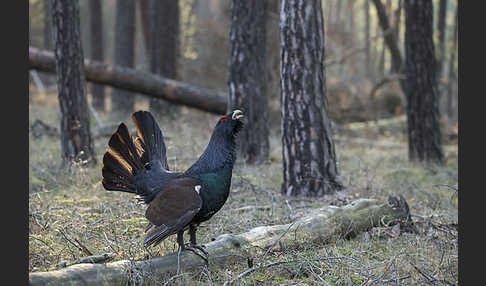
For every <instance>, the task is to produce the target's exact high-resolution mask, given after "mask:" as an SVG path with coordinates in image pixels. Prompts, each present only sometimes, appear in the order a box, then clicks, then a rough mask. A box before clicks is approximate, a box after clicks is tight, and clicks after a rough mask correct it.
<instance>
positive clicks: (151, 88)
mask: <svg viewBox="0 0 486 286" xmlns="http://www.w3.org/2000/svg"><path fill="white" fill-rule="evenodd" d="M29 69H35V70H39V71H43V72H48V73H55V72H56V60H55V57H54V53H52V52H49V51H43V50H39V49H37V48H34V47H29ZM84 74H85V77H86V80H87V81H91V82H94V83H98V84H104V85H109V86H112V87H116V88H119V89H124V90H128V91H132V92H137V93H142V94H145V95H147V96H150V97H155V98H160V99H165V100H167V101H170V102H173V103H177V104H183V105H186V106H190V107H194V108H197V109H200V110H204V111H208V112H211V113H216V114H225V113H226V111H227V110H226V109H227V104H228V102H227V101H228V97H227V96H226V95H225V94H224V93H221V92H215V91H211V90H208V89H204V88H200V87H196V86H193V85H190V84H187V83H184V82H180V81H176V80H172V79H167V78H164V77H161V76H158V75H155V74H152V73H148V72H144V71H141V70H136V69H131V68H124V67H118V66H109V65H107V64H104V63H100V62H96V61H91V60H88V59H85V60H84Z"/></svg>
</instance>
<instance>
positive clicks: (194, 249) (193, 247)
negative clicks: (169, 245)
mask: <svg viewBox="0 0 486 286" xmlns="http://www.w3.org/2000/svg"><path fill="white" fill-rule="evenodd" d="M183 250H190V251H192V252H193V253H194V254H196V255H197V256H199V257H201V258H202V259H203V260H204V262H206V265H208V258H209V253H208V252H207V251H206V249H204V248H203V247H202V246H200V245H196V244H189V243H188V244H186V245H184V249H183ZM197 250H200V251H201V252H202V253H203V254H204V255H201V254H200V253H198V251H197Z"/></svg>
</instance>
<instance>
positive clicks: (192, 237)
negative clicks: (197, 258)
mask: <svg viewBox="0 0 486 286" xmlns="http://www.w3.org/2000/svg"><path fill="white" fill-rule="evenodd" d="M196 229H197V226H196V225H195V224H190V225H189V235H190V239H189V242H190V243H191V246H192V247H194V248H197V249H199V250H201V251H202V252H203V253H204V254H205V255H206V256H209V253H208V252H207V251H206V249H204V247H202V246H199V245H197V243H196Z"/></svg>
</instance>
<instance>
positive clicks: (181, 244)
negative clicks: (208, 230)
mask: <svg viewBox="0 0 486 286" xmlns="http://www.w3.org/2000/svg"><path fill="white" fill-rule="evenodd" d="M183 235H184V230H181V231H179V232H178V233H177V244H179V249H180V251H184V250H189V251H192V252H193V253H194V254H196V255H197V256H199V257H201V258H202V259H203V260H204V261H205V262H206V265H207V264H208V258H207V251H203V253H204V254H206V257H204V256H202V255H201V254H199V253H198V252H197V250H196V249H199V250H201V249H200V248H199V247H197V246H193V245H192V244H189V245H188V246H186V245H184V238H183ZM191 237H192V236H191Z"/></svg>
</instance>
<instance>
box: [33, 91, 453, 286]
mask: <svg viewBox="0 0 486 286" xmlns="http://www.w3.org/2000/svg"><path fill="white" fill-rule="evenodd" d="M140 107H141V108H143V107H144V106H143V104H142V105H141V106H140ZM100 117H101V119H102V120H103V122H104V123H105V124H109V123H112V124H114V123H116V122H110V119H109V117H108V115H107V114H100ZM35 119H41V120H42V121H44V122H45V123H47V124H50V125H52V126H57V125H58V122H59V121H58V120H59V112H58V108H57V98H56V97H55V95H50V96H47V97H37V98H35V99H32V100H31V102H30V105H29V121H30V123H33V122H34V120H35ZM216 119H217V116H214V115H208V114H205V113H202V112H199V111H194V110H189V109H185V108H183V109H182V114H181V115H180V116H178V118H176V119H170V120H169V119H165V118H159V124H160V126H161V127H162V129H163V131H164V132H166V133H167V134H168V136H169V138H168V139H167V142H166V143H167V145H168V151H167V154H168V156H169V164H170V166H171V167H172V168H173V169H175V170H183V169H185V168H187V167H188V166H189V165H190V164H191V163H192V162H194V160H195V159H196V158H197V157H198V156H199V154H200V153H201V152H202V150H203V149H204V147H205V146H206V144H207V141H208V140H209V136H210V132H211V130H212V128H213V126H214V124H215V122H216ZM129 121H130V119H129V115H127V116H126V119H125V122H129ZM91 124H92V125H91V126H92V128H96V123H95V121H94V120H93V121H92V123H91ZM130 124H131V122H130ZM402 127H403V126H402ZM343 128H346V127H345V126H344V127H343ZM277 133H278V132H277V131H275V132H274V134H272V138H271V147H272V148H271V150H272V152H271V160H270V162H268V164H266V165H264V166H260V167H252V166H246V165H244V164H241V163H239V164H237V166H236V167H235V169H234V176H233V183H232V190H231V194H230V197H229V199H228V202H227V203H226V205H225V206H224V207H223V208H222V210H221V211H220V212H219V213H218V214H217V215H215V216H214V217H213V218H212V219H211V220H210V221H209V222H206V223H204V224H203V225H202V226H201V227H200V228H199V231H198V240H199V241H200V242H202V243H204V242H208V241H211V240H212V239H214V238H216V237H217V236H218V235H220V234H224V233H241V232H245V231H247V230H249V229H251V228H253V227H256V226H260V225H272V224H282V223H288V222H290V221H292V220H293V219H295V218H296V217H299V216H301V215H303V214H305V213H306V212H307V211H308V210H309V209H310V208H314V207H318V206H321V205H323V204H339V205H342V204H345V203H347V202H349V201H351V200H354V199H356V198H362V197H366V198H378V199H386V198H387V196H388V195H398V194H403V195H404V196H405V198H406V199H407V200H408V201H409V205H410V210H411V213H412V215H413V217H412V218H413V219H414V221H415V224H416V226H417V229H418V230H419V233H410V232H402V233H400V235H399V236H396V235H394V234H396V232H394V231H396V229H395V230H393V229H391V228H374V229H372V230H370V231H369V232H367V233H362V234H360V235H358V236H357V237H355V238H353V239H349V240H338V241H335V242H332V243H330V244H327V245H315V244H307V245H300V246H298V247H296V248H292V249H279V248H278V247H276V248H275V249H274V250H272V251H271V252H270V253H269V254H268V255H267V257H266V260H267V263H273V262H276V261H283V260H289V261H290V262H286V263H280V264H275V265H272V266H268V267H263V268H262V269H258V270H256V271H253V272H251V273H249V274H248V275H244V276H243V277H241V278H240V279H237V280H236V284H237V285H384V284H386V285H388V284H390V285H429V284H430V285H454V284H457V283H458V282H457V280H458V267H457V263H458V252H457V221H458V219H457V216H458V211H457V191H456V188H457V180H458V179H457V173H458V165H457V143H453V144H450V145H446V146H445V153H446V158H447V163H446V165H445V166H443V167H437V166H421V165H417V164H410V163H409V162H408V161H407V149H406V143H405V138H404V135H403V132H402V130H401V129H400V128H396V127H393V128H390V130H387V129H386V128H385V129H383V128H381V129H380V130H377V129H376V128H373V127H372V126H371V127H370V128H369V129H362V130H360V131H359V132H354V133H353V136H350V135H349V132H344V129H343V130H341V129H339V130H337V131H336V133H337V134H336V146H337V147H336V148H337V155H338V158H339V169H340V173H341V179H342V181H343V182H344V183H345V185H346V187H347V189H346V190H345V191H343V192H341V193H339V194H337V195H335V196H330V197H324V198H320V199H312V200H308V199H305V198H303V199H291V198H288V197H284V196H281V195H280V194H279V190H280V182H281V179H282V178H281V162H280V147H279V144H280V140H279V139H278V137H277ZM364 139H366V140H364ZM370 140H373V141H370ZM373 142H377V143H376V144H373ZM106 146H107V138H100V139H97V140H96V141H95V150H96V155H97V159H98V162H101V158H102V155H103V153H104V151H105V148H106ZM59 151H60V144H59V139H58V138H52V137H48V136H44V137H42V138H39V139H34V138H33V136H32V134H30V144H29V156H30V164H29V182H30V184H29V186H30V188H29V271H31V272H34V271H48V270H53V269H56V267H57V266H58V264H59V263H60V261H65V262H69V261H73V260H75V259H78V258H80V257H83V256H87V255H88V253H92V254H102V253H107V252H110V253H115V254H116V255H117V256H116V258H115V260H121V259H132V260H139V259H147V258H150V257H153V256H157V255H163V254H164V253H169V252H173V251H175V250H176V247H177V244H176V242H175V238H174V237H170V238H169V239H167V240H166V241H164V242H163V243H162V244H161V245H160V246H158V247H154V248H151V249H145V248H144V247H143V245H142V241H143V229H144V228H145V225H146V223H147V222H146V220H145V219H144V209H145V207H144V206H143V205H140V204H137V203H136V200H135V199H134V197H133V196H131V195H130V194H124V193H119V192H107V191H105V190H104V189H103V187H102V186H101V184H100V179H101V164H98V165H97V166H95V167H93V168H90V169H82V168H80V169H79V170H78V171H77V172H75V173H72V174H67V173H64V172H63V171H61V170H58V165H59V163H60V154H59ZM258 259H260V257H256V258H255V261H256V260H258ZM247 268H248V266H247V265H243V264H242V265H229V266H228V267H226V268H224V269H212V268H210V269H206V268H205V269H201V270H200V271H195V272H193V273H187V274H184V275H181V276H178V277H173V278H172V280H170V282H169V284H171V285H188V284H191V285H221V284H223V283H224V282H225V281H226V280H229V279H232V278H235V277H236V276H237V275H238V274H240V273H242V272H243V271H245V270H246V269H247ZM154 279H155V278H154ZM159 279H162V278H159ZM164 279H165V280H163V281H159V282H163V283H160V284H164V283H165V282H167V279H168V278H164ZM152 281H155V280H152ZM149 282H150V281H149ZM149 284H150V283H149Z"/></svg>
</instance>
